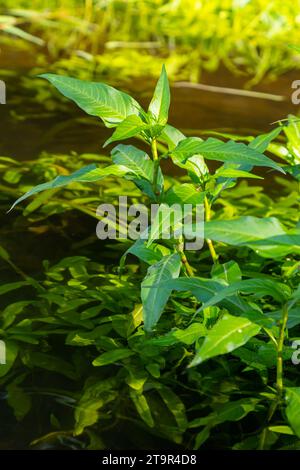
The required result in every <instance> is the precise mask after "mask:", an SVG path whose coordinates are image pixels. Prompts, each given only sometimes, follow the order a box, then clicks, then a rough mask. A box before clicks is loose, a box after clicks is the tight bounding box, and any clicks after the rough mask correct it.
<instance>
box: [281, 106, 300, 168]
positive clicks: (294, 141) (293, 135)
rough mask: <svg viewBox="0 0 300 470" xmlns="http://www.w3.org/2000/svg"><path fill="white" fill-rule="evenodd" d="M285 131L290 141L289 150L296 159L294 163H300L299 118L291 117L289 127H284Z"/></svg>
mask: <svg viewBox="0 0 300 470" xmlns="http://www.w3.org/2000/svg"><path fill="white" fill-rule="evenodd" d="M283 131H284V133H285V135H286V137H287V139H288V145H287V147H288V150H289V151H290V153H291V154H292V155H293V157H294V163H300V143H299V136H300V122H299V117H298V116H294V115H292V114H290V115H289V119H288V125H287V126H283Z"/></svg>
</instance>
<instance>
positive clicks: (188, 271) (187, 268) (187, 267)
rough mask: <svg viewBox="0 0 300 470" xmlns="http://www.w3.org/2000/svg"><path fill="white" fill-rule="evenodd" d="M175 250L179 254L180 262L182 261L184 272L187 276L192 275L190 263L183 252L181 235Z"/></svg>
mask: <svg viewBox="0 0 300 470" xmlns="http://www.w3.org/2000/svg"><path fill="white" fill-rule="evenodd" d="M177 251H178V253H179V254H180V258H181V262H182V264H183V266H184V267H185V271H186V274H187V275H188V276H189V277H192V276H193V275H194V273H193V269H192V268H191V265H190V264H189V262H188V259H187V257H186V254H185V252H184V238H183V236H181V237H180V238H179V240H178V244H177Z"/></svg>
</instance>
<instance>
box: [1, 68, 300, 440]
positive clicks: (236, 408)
mask: <svg viewBox="0 0 300 470" xmlns="http://www.w3.org/2000/svg"><path fill="white" fill-rule="evenodd" d="M44 78H46V79H48V80H49V81H50V82H51V83H52V84H54V85H55V86H56V88H57V89H58V90H59V91H60V92H62V93H63V94H64V95H65V96H67V97H68V98H70V99H72V100H73V101H75V102H76V103H77V104H78V105H79V106H80V107H81V108H82V109H83V110H84V111H86V112H87V113H88V114H90V115H92V116H96V117H98V118H101V119H102V120H103V122H104V124H105V125H106V126H107V127H108V128H114V131H113V134H112V136H111V137H110V138H109V139H108V141H107V142H106V144H107V145H109V144H111V143H113V142H115V141H120V140H124V139H127V138H131V137H137V138H139V139H140V141H141V144H142V145H147V146H148V148H149V149H150V153H151V158H150V157H149V156H148V155H147V154H146V153H145V152H144V151H141V150H140V149H138V148H136V147H134V146H132V145H127V146H126V145H123V144H121V145H120V144H119V145H117V146H116V147H115V148H113V149H112V151H111V155H112V161H113V164H111V165H108V166H105V167H103V166H98V165H97V164H90V165H88V166H86V167H83V168H80V169H77V170H76V171H75V172H74V173H71V174H68V175H60V176H58V177H56V178H55V179H54V180H52V181H50V182H46V183H42V184H39V185H37V186H35V187H34V188H32V189H31V190H29V191H28V192H26V194H24V195H23V196H21V197H20V198H19V199H18V200H17V201H16V203H15V204H14V206H15V205H16V204H18V203H19V202H21V201H23V200H25V199H26V198H28V197H29V196H32V195H35V194H37V193H39V192H42V191H44V190H47V191H49V192H48V193H47V199H49V198H50V196H51V194H53V193H54V192H56V191H58V190H60V188H63V187H65V186H66V185H68V184H74V183H75V185H76V184H84V185H86V184H87V183H89V182H95V181H98V180H100V181H102V180H103V179H104V178H107V177H111V176H112V177H117V178H125V179H126V180H128V181H129V182H130V184H133V185H135V186H136V187H137V189H138V190H139V191H140V192H141V198H143V200H145V199H148V201H149V204H150V203H159V204H163V205H164V206H167V207H170V206H171V205H172V204H173V202H178V203H179V204H184V203H186V202H187V201H197V202H199V203H204V205H205V216H206V217H205V219H206V220H205V227H204V230H205V239H206V248H205V249H204V250H201V251H200V252H199V253H198V252H196V253H190V254H189V256H187V253H185V251H184V240H178V239H176V237H175V236H174V237H172V238H171V239H170V240H168V241H165V240H163V239H161V238H159V230H158V228H159V220H157V219H155V220H154V223H153V225H152V226H151V228H150V237H149V238H148V240H147V241H144V240H143V239H138V240H137V241H136V242H135V243H134V244H133V245H131V246H129V248H128V249H127V251H126V252H125V253H124V254H123V256H122V258H121V271H120V276H119V275H118V274H117V273H113V272H111V273H109V274H108V275H107V274H105V275H104V274H100V276H99V269H100V270H101V269H102V268H100V267H98V266H97V265H95V263H94V264H93V263H92V266H93V269H95V270H96V273H92V274H90V273H89V271H88V270H87V268H86V263H88V260H86V259H82V258H72V259H68V258H67V259H66V260H63V261H62V262H61V263H58V265H57V266H56V267H54V268H53V269H52V270H51V269H50V271H49V266H48V265H47V266H46V268H47V270H48V272H49V273H50V274H48V278H49V279H48V281H46V282H45V284H44V285H43V283H42V285H40V283H36V282H35V281H33V280H32V279H31V278H29V279H26V278H25V280H24V282H26V283H28V282H29V283H30V284H31V286H32V287H33V288H34V289H35V290H36V291H37V292H38V296H39V297H40V298H41V299H42V302H44V300H46V301H47V302H46V305H44V306H43V303H42V304H40V302H41V301H39V302H38V303H36V301H35V305H37V306H38V310H39V309H41V308H42V306H43V315H44V320H45V319H47V320H45V321H46V323H47V322H49V324H52V325H56V326H55V328H54V330H56V327H57V329H58V331H56V332H54V331H50V330H48V331H44V330H43V328H42V329H41V328H40V327H37V326H38V325H40V322H43V318H42V316H41V314H40V313H39V312H38V314H37V318H35V317H31V319H30V320H28V321H29V323H30V324H29V323H28V321H27V323H26V319H24V320H23V323H22V322H21V324H18V325H17V330H16V329H15V328H16V327H14V326H13V325H14V322H15V320H16V315H17V314H16V311H18V309H19V311H20V312H23V308H26V305H24V304H20V305H19V306H17V307H16V306H14V307H13V308H12V307H11V308H8V310H7V311H6V313H5V315H4V325H2V328H3V330H5V336H4V337H5V338H8V339H11V340H12V344H13V345H15V341H16V340H17V341H25V340H24V338H25V339H26V338H27V341H25V342H29V344H34V343H32V335H33V337H38V336H39V335H41V336H43V335H49V336H51V335H52V334H62V335H66V334H67V340H66V343H67V344H71V345H72V346H80V347H84V348H86V350H87V353H86V354H87V356H86V358H85V359H84V361H83V363H84V364H85V361H87V362H88V363H89V364H91V363H92V365H93V366H94V367H97V368H99V369H100V370H103V375H102V373H101V372H100V373H99V375H95V376H93V379H87V382H86V385H85V388H84V391H83V394H81V395H80V398H79V403H78V407H77V409H76V426H75V434H80V433H81V432H82V431H83V430H84V429H85V428H86V427H88V426H91V425H96V423H97V422H99V421H100V422H101V420H103V419H104V420H105V419H107V420H109V422H110V423H111V420H112V416H113V415H114V413H116V414H115V415H114V416H115V418H116V420H120V419H121V420H122V419H125V420H126V419H128V416H127V417H126V416H124V415H123V414H122V413H120V408H118V406H119V405H120V407H121V408H122V406H121V404H120V403H119V404H118V405H116V408H115V407H113V406H112V404H111V402H112V401H114V400H115V399H116V397H117V396H118V394H120V390H122V392H121V394H120V397H121V400H122V397H123V399H124V400H125V401H126V400H127V399H128V397H129V398H130V400H131V402H132V403H133V404H134V406H135V410H136V413H137V414H138V415H139V416H140V419H141V420H142V421H143V423H144V425H143V426H146V428H147V429H150V430H151V433H154V434H155V433H156V434H157V435H159V436H163V437H164V438H166V437H168V438H169V439H171V440H173V441H175V442H177V443H179V442H183V443H184V445H185V446H186V447H193V448H199V447H200V446H202V445H208V446H209V445H210V442H211V441H214V439H217V437H216V436H217V435H218V433H221V437H220V441H221V443H222V444H221V446H222V447H225V448H228V447H229V448H271V447H272V446H273V447H276V448H284V447H285V446H294V447H296V448H297V446H299V437H300V428H299V417H298V408H297V407H298V403H299V395H300V391H299V387H298V386H297V381H296V380H294V376H293V374H294V375H297V372H295V366H294V365H292V363H291V356H292V353H293V350H292V348H291V345H289V344H288V340H289V341H292V340H295V339H297V335H298V331H299V330H298V329H297V328H298V326H299V324H300V317H299V313H298V312H299V302H300V297H299V255H300V226H299V193H297V190H294V193H292V192H291V198H290V200H288V201H286V200H282V201H279V203H278V204H274V205H271V204H270V207H268V204H269V203H270V199H268V198H267V197H266V196H264V195H261V196H260V195H259V191H256V190H255V189H254V188H253V187H248V186H247V185H246V186H245V185H243V184H241V185H239V186H236V185H237V180H238V178H250V179H252V178H259V177H257V175H255V174H254V173H253V167H266V168H268V169H271V170H272V171H273V170H276V171H279V172H281V173H284V172H285V171H288V172H290V173H291V174H292V175H293V176H294V177H295V178H296V179H299V175H298V173H297V171H296V170H297V168H298V166H297V165H298V160H297V158H298V157H297V151H296V148H295V146H298V140H296V137H295V136H296V134H294V135H293V133H292V129H293V127H294V126H295V125H297V123H296V122H295V120H293V119H292V118H290V122H289V124H288V126H290V125H291V126H292V127H289V129H290V132H286V133H287V137H288V139H289V145H288V148H289V152H290V154H289V155H290V156H289V157H288V158H286V160H287V161H288V162H289V163H285V164H279V163H276V162H275V161H273V160H272V159H270V158H269V157H266V156H265V155H264V153H263V152H264V151H265V150H266V149H267V148H268V149H269V148H270V146H271V145H273V147H272V149H273V150H274V145H275V144H274V143H273V142H272V141H273V139H275V138H276V137H278V135H279V134H280V132H282V129H285V128H284V127H283V126H280V127H278V128H276V129H274V130H272V131H271V132H270V133H268V134H264V135H261V136H258V137H257V138H255V139H252V140H251V142H250V143H249V145H246V144H244V143H238V142H236V141H235V140H234V139H231V140H229V141H227V142H223V141H222V140H219V139H217V138H215V137H210V138H208V139H207V140H203V139H201V138H199V137H187V138H186V137H185V136H184V135H183V134H182V133H181V132H180V131H179V130H177V129H175V128H173V127H172V126H170V125H169V124H168V123H167V122H168V110H169V105H170V91H169V84H168V79H167V75H166V71H165V69H164V68H163V69H162V72H161V76H160V78H159V81H158V83H157V86H156V89H155V92H154V95H153V98H152V100H151V103H150V105H149V108H148V111H145V110H143V109H142V108H141V106H140V105H139V104H138V103H137V102H136V101H135V100H133V99H132V98H131V97H130V96H129V95H127V94H124V93H122V92H120V91H117V90H116V89H114V88H112V87H109V86H107V85H105V84H102V83H89V82H82V81H80V80H76V79H72V78H68V77H62V76H55V75H49V74H46V75H44ZM293 136H294V138H293ZM277 150H278V148H277ZM167 158H170V159H171V160H172V162H173V164H175V165H177V166H179V167H180V168H181V169H183V170H185V171H186V174H187V175H186V176H187V178H186V180H184V182H183V184H177V185H176V183H175V184H174V185H173V187H172V186H171V187H169V188H167V187H166V185H165V184H164V179H166V180H167V178H165V175H164V174H163V172H162V169H161V163H162V162H163V161H164V159H167ZM211 160H215V161H219V162H221V163H222V165H221V166H220V167H219V168H218V169H217V170H215V171H211V170H209V168H208V166H207V164H206V162H207V161H208V162H209V161H211ZM188 178H189V180H188ZM187 181H189V182H187ZM290 184H292V183H290ZM293 188H294V186H293ZM253 192H254V193H256V194H257V195H256V197H255V199H251V197H250V196H252V195H253ZM42 194H46V193H42ZM292 196H293V197H292ZM41 197H43V196H42V195H40V196H38V198H41ZM283 199H284V198H283ZM39 202H40V203H41V204H43V203H44V200H43V199H40V201H39ZM287 207H288V208H289V213H288V214H287V211H286V208H287ZM156 224H158V225H156ZM128 255H134V257H137V258H138V259H139V260H140V265H136V264H133V265H129V266H128V268H127V271H126V270H125V261H126V257H127V256H128ZM3 257H4V258H7V261H9V255H7V254H6V253H5V252H4V253H3ZM187 258H188V259H187ZM147 265H150V266H149V267H148V268H146V275H145V276H144V278H143V279H142V282H141V288H139V287H138V285H137V281H139V280H140V278H141V277H143V274H144V273H145V266H147ZM65 270H69V272H70V274H71V279H69V278H65V277H64V275H62V272H65ZM97 273H98V274H97ZM107 276H109V282H108V286H106V287H105V289H104V290H101V293H100V294H98V290H99V289H98V288H97V282H99V280H100V279H103V277H107ZM53 283H54V285H53ZM94 283H96V284H95V285H94ZM65 284H66V285H67V286H68V287H66V285H65ZM22 286H23V284H22V285H20V283H19V284H15V285H14V286H13V285H12V286H8V287H5V286H4V293H5V292H8V291H9V289H14V288H19V287H22ZM7 289H8V290H7ZM49 290H50V292H49ZM109 291H110V292H113V293H114V295H116V298H113V296H112V295H110V296H108V297H107V295H106V294H107V292H109ZM115 293H116V294H115ZM43 299H44V300H43ZM72 299H74V303H72V302H71V300H72ZM92 299H93V301H94V302H95V304H94V303H92V305H89V302H92ZM140 299H141V300H140ZM99 301H100V306H99ZM86 304H88V305H89V306H88V308H87V310H85V309H84V310H83V311H81V307H82V306H84V305H86ZM53 305H54V311H53ZM64 305H65V307H64ZM16 308H17V310H16ZM64 308H66V309H67V310H64ZM49 309H50V310H49ZM78 309H79V311H78ZM76 311H77V312H76ZM49 312H51V314H50V315H49ZM66 312H69V313H70V312H71V313H72V316H71V317H70V315H67V318H66V315H64V314H65V313H66ZM74 312H76V314H75V315H74ZM102 312H104V315H101V313H102ZM129 312H130V315H128V313H129ZM23 313H24V312H23ZM57 314H58V317H59V322H58V323H57V320H55V319H54V320H53V316H54V317H56V315H57ZM25 316H26V312H25ZM62 320H63V325H64V327H63V328H62ZM85 320H88V321H87V322H85V323H84V321H85ZM24 322H25V323H24ZM65 322H67V323H68V325H65ZM69 323H71V324H72V325H76V327H77V326H78V330H75V331H74V330H71V331H70V329H69V328H70V326H69ZM143 323H144V325H143ZM33 324H34V325H35V324H36V325H37V326H35V327H34V328H33V331H32V330H31V329H32V325H33ZM24 327H25V329H26V328H27V332H26V331H25V333H24V331H20V328H21V329H23V328H24ZM11 328H12V329H11ZM111 332H112V333H111ZM20 335H21V336H20ZM24 335H25V336H24ZM22 338H23V339H22ZM94 348H96V349H97V350H98V352H100V354H97V355H96V357H95V351H94ZM29 349H31V347H30V348H29ZM24 354H25V356H24ZM29 354H30V353H29ZM32 354H33V356H35V359H32V358H31V356H30V357H29V359H28V358H27V359H26V357H27V356H26V353H22V356H21V357H22V361H23V363H24V364H25V365H27V366H30V365H31V367H32V366H35V365H36V364H37V365H38V367H44V368H46V369H47V368H48V369H50V370H52V371H53V370H54V368H55V364H57V367H56V370H58V369H61V367H60V366H59V363H58V362H56V361H55V360H54V361H52V359H51V357H47V358H45V357H41V356H39V353H38V352H36V351H34V352H33V353H32ZM16 355H17V348H16V346H12V349H11V357H12V360H11V361H10V365H11V366H12V364H13V363H14V360H15V358H16ZM75 355H76V354H75ZM23 357H25V359H24V358H23ZM74 361H75V359H74ZM206 361H209V363H207V362H206ZM75 362H76V361H75ZM45 364H46V365H47V367H46V366H45ZM76 364H77V362H76ZM110 364H112V365H113V366H114V367H115V368H116V369H118V370H119V373H118V375H117V376H116V377H115V378H114V374H112V373H111V371H110V369H109V368H106V366H109V365H110ZM207 364H209V366H208V365H207ZM166 365H167V366H168V367H166ZM78 367H79V366H78ZM91 367H92V366H91ZM63 369H64V370H66V371H68V370H69V368H67V367H66V365H65V366H64V367H63ZM11 370H12V369H11ZM72 371H73V372H70V374H69V375H70V377H71V375H72V377H77V376H76V372H74V367H73V368H72ZM6 372H9V370H5V373H6ZM10 372H11V371H10ZM74 374H75V375H74ZM82 376H85V373H84V372H83V374H82ZM72 377H71V378H72ZM253 377H255V378H256V379H258V383H257V384H256V383H255V381H254V383H253V381H252V379H253ZM8 382H10V380H8ZM295 382H296V383H295ZM13 383H14V384H15V386H17V385H19V383H16V382H13ZM8 386H10V385H8ZM184 390H187V391H189V392H190V393H191V394H192V396H193V400H192V402H191V403H190V404H189V403H188V399H187V397H186V396H185V393H184ZM157 394H158V395H159V397H160V398H158V395H157ZM99 397H100V398H101V399H100V401H99ZM161 400H162V402H163V404H164V406H166V407H167V408H168V411H167V415H168V417H164V418H163V417H161V420H160V418H159V413H160V410H161V413H166V411H163V409H164V407H163V406H162V403H161ZM102 409H103V412H104V416H103V415H102V414H101V410H102ZM17 413H20V412H19V411H17ZM106 413H107V415H106V417H105V414H106ZM168 413H171V416H170V415H169V414H168ZM164 416H166V415H164ZM130 419H133V420H136V415H135V417H129V421H130ZM266 420H267V424H266ZM236 421H239V422H241V426H242V429H241V431H240V432H239V431H237V430H236V428H235V431H234V433H233V440H232V439H230V438H229V437H228V431H229V430H230V428H231V426H233V425H232V424H231V423H234V422H236ZM252 421H254V426H253V422H252ZM244 422H246V423H247V424H246V425H245V427H243V426H244V425H243V423H244ZM251 422H252V424H251ZM113 423H114V421H113ZM170 423H173V424H170ZM155 426H158V429H156V430H154V429H153V428H154V427H155ZM144 429H145V428H144ZM226 432H227V437H225V435H223V434H222V433H224V434H226Z"/></svg>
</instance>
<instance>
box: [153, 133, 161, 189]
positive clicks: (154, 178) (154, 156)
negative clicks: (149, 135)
mask: <svg viewBox="0 0 300 470" xmlns="http://www.w3.org/2000/svg"><path fill="white" fill-rule="evenodd" d="M151 150H152V157H153V161H154V172H153V191H154V194H155V195H156V196H159V195H160V191H159V188H158V187H157V177H158V170H159V158H158V153H157V142H156V139H153V140H152V142H151Z"/></svg>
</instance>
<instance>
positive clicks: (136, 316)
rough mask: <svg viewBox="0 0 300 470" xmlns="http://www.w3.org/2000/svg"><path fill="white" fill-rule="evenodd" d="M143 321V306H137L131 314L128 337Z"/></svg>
mask: <svg viewBox="0 0 300 470" xmlns="http://www.w3.org/2000/svg"><path fill="white" fill-rule="evenodd" d="M142 321H143V306H142V304H137V305H136V306H135V307H134V309H133V311H132V312H131V313H130V316H129V319H128V326H127V336H130V335H131V333H133V332H134V330H135V329H136V328H138V327H139V326H140V324H141V323H142Z"/></svg>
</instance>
